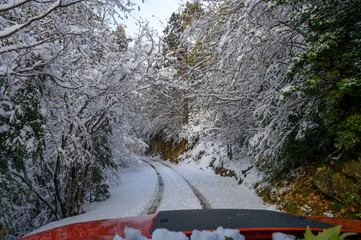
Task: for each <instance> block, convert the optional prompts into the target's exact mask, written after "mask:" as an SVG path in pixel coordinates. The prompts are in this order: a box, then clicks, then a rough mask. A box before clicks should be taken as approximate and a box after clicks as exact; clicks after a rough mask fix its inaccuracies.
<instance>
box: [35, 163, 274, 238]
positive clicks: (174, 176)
mask: <svg viewBox="0 0 361 240" xmlns="http://www.w3.org/2000/svg"><path fill="white" fill-rule="evenodd" d="M143 159H144V160H146V161H149V162H150V163H152V164H153V165H154V166H155V167H156V168H157V170H158V172H159V173H160V175H161V177H162V179H163V182H164V193H163V198H162V200H161V202H160V206H159V208H158V211H161V210H179V209H201V208H202V207H201V205H200V203H199V201H198V199H197V198H196V197H195V195H194V194H193V192H192V190H191V189H190V187H189V185H188V184H187V183H186V181H185V180H184V179H183V178H182V177H181V176H180V175H179V174H178V173H180V174H181V175H182V176H184V177H186V178H187V180H188V181H190V182H191V183H192V184H193V185H194V186H195V187H196V188H197V189H198V190H199V191H200V192H201V193H202V194H203V195H204V197H205V198H206V199H207V200H208V202H209V203H210V205H211V207H212V208H235V209H237V208H238V209H241V208H244V209H268V210H275V207H273V206H268V205H265V204H264V203H263V202H262V200H261V198H260V197H258V196H257V195H256V193H255V191H254V190H253V189H252V188H250V187H249V186H247V185H245V184H241V185H239V184H238V182H237V180H236V179H235V178H229V177H221V176H219V175H216V174H215V173H214V172H213V170H212V169H211V168H210V167H209V166H207V164H205V163H204V162H203V163H202V162H198V163H195V162H191V161H184V162H181V163H180V164H179V165H176V164H172V163H170V162H165V161H163V160H161V159H160V158H159V157H143ZM159 162H162V163H165V164H166V165H168V166H170V167H171V168H173V169H175V170H176V171H177V172H178V173H177V172H175V171H173V170H172V169H170V168H168V167H166V166H164V165H162V164H161V163H159ZM156 187H157V175H156V173H155V171H154V169H153V168H151V166H150V165H149V164H147V163H145V162H143V163H140V164H138V165H135V166H132V167H130V168H127V169H125V170H124V173H123V174H122V177H121V184H120V185H119V186H116V187H112V188H111V189H110V193H111V197H110V199H108V200H106V201H103V202H95V203H91V204H89V205H88V206H86V207H85V208H84V210H85V211H86V213H84V214H81V215H79V216H75V217H70V218H66V219H62V220H60V221H56V222H53V223H50V224H48V225H45V226H43V227H41V228H39V229H37V230H35V231H34V232H32V233H30V234H33V233H37V232H41V231H45V230H48V229H52V228H55V227H60V226H64V225H68V224H72V223H77V222H86V221H93V220H101V219H109V218H121V217H130V216H139V215H141V214H142V213H143V212H144V210H145V209H146V207H147V206H148V205H149V202H151V200H152V198H153V197H154V194H155V191H156Z"/></svg>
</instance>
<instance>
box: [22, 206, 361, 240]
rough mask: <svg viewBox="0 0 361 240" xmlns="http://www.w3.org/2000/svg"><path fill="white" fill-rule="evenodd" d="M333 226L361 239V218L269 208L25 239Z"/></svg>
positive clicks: (180, 214) (135, 220)
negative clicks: (159, 230) (297, 213)
mask: <svg viewBox="0 0 361 240" xmlns="http://www.w3.org/2000/svg"><path fill="white" fill-rule="evenodd" d="M333 225H342V226H343V229H342V232H356V233H359V235H358V236H356V237H355V238H354V239H360V240H361V221H357V220H348V219H336V218H325V217H307V218H306V217H303V216H295V215H290V214H285V213H280V212H274V211H267V210H245V209H207V210H178V211H162V212H159V213H156V214H153V215H149V216H141V217H128V218H117V219H108V220H98V221H91V222H82V223H75V224H70V225H67V226H62V227H58V228H54V229H51V230H47V231H44V232H40V233H37V234H33V235H30V236H27V237H23V238H21V240H38V239H39V240H40V239H41V240H50V239H62V240H68V239H69V240H70V239H72V240H85V239H87V240H88V239H99V240H100V239H113V238H114V236H115V235H117V234H118V235H119V236H121V237H122V238H124V237H125V236H124V229H125V227H128V228H133V229H138V230H140V232H141V234H142V235H143V236H146V237H148V238H150V237H151V234H152V233H153V231H154V230H155V229H157V228H165V229H168V230H170V231H182V232H184V233H185V234H186V235H188V236H190V235H191V232H192V230H194V229H198V230H215V229H216V228H217V227H218V226H222V227H224V228H231V229H239V230H240V233H241V234H243V235H244V236H245V237H246V239H272V233H273V232H283V233H286V234H291V235H294V236H303V233H304V232H305V231H306V227H307V226H310V227H311V229H312V230H313V231H322V230H323V229H326V228H330V227H332V226H333Z"/></svg>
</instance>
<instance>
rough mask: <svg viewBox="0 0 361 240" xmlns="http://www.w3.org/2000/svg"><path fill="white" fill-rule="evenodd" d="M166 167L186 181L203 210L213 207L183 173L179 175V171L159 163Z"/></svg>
mask: <svg viewBox="0 0 361 240" xmlns="http://www.w3.org/2000/svg"><path fill="white" fill-rule="evenodd" d="M158 163H160V164H162V165H164V166H166V167H167V168H170V169H171V170H173V171H174V172H175V173H176V174H178V175H179V176H180V177H181V178H183V179H184V181H185V182H186V183H187V184H188V185H189V187H190V188H191V189H192V191H193V193H194V195H195V196H196V197H197V199H198V201H199V202H200V204H201V206H202V208H203V209H211V208H212V207H211V205H210V204H209V201H208V200H207V198H206V197H205V196H204V195H203V194H202V193H201V192H200V191H199V190H198V189H197V188H196V187H195V186H194V185H193V184H192V183H191V182H190V181H189V180H188V179H187V178H186V177H185V176H183V175H182V174H181V173H179V172H178V171H177V170H175V169H174V168H172V167H170V166H168V165H167V164H165V163H162V162H158Z"/></svg>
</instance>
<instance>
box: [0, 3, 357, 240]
mask: <svg viewBox="0 0 361 240" xmlns="http://www.w3.org/2000/svg"><path fill="white" fill-rule="evenodd" d="M359 6H361V1H360V0H324V1H318V0H244V1H240V0H208V1H207V0H194V1H189V2H187V3H186V4H184V5H183V6H182V7H181V8H180V9H179V11H178V12H176V13H173V14H172V15H171V16H170V18H169V22H168V24H167V27H166V28H165V29H164V32H163V33H164V35H163V36H162V37H159V36H157V33H156V31H155V30H152V29H151V28H149V27H148V25H147V24H145V25H144V26H143V27H141V28H140V32H139V33H138V34H137V36H136V37H133V38H129V37H128V36H127V33H126V32H125V30H124V27H123V25H122V20H123V19H124V18H126V17H127V16H128V15H130V14H131V12H132V10H133V9H135V8H136V5H135V4H134V3H132V2H131V1H130V0H93V1H86V0H46V1H42V0H38V1H31V0H0V41H1V46H0V62H1V65H0V90H1V92H0V97H1V98H0V212H1V213H0V233H1V235H0V238H1V237H4V238H6V239H9V238H16V237H19V236H22V235H23V234H25V233H27V232H30V231H31V230H33V229H35V228H38V227H40V226H42V225H44V224H46V223H48V222H50V221H54V220H58V219H61V218H66V217H70V216H74V215H77V214H80V213H82V212H83V204H85V203H88V202H92V201H101V200H103V199H106V198H108V197H109V184H110V182H111V181H115V179H116V176H117V174H120V173H119V172H120V171H119V170H120V169H121V168H124V167H125V166H127V164H131V162H132V161H134V159H136V158H137V156H138V155H141V154H144V153H145V152H146V150H147V148H148V145H150V144H151V142H152V141H156V140H157V139H159V138H162V139H163V140H164V141H165V142H174V143H177V142H179V143H180V142H184V141H186V142H187V144H186V145H187V147H186V148H187V149H192V148H193V149H194V148H196V147H197V146H199V145H201V144H205V143H207V144H213V145H214V146H218V147H219V151H221V152H222V151H223V153H222V154H223V155H222V156H224V157H222V158H217V160H216V161H214V162H212V165H214V166H216V167H225V166H227V164H228V165H229V164H230V163H234V162H236V163H237V164H238V166H240V165H242V163H247V164H248V165H247V169H248V170H249V169H250V168H253V169H257V171H260V172H262V174H263V176H264V179H263V181H264V182H265V183H267V182H272V181H283V180H284V179H288V177H289V176H290V175H292V174H291V173H294V172H295V171H296V170H298V169H300V167H301V168H302V167H303V168H304V167H307V166H314V169H315V173H314V174H315V176H313V175H312V178H313V177H315V179H316V180H315V181H314V182H315V183H314V184H315V185H316V186H317V187H318V188H319V189H321V190H323V191H324V192H325V193H326V195H328V196H329V197H332V198H334V199H336V200H337V201H338V202H340V203H341V205H342V206H343V205H344V204H348V205H347V206H350V207H351V206H352V211H351V210H350V212H352V213H355V214H353V216H354V217H361V216H360V215H359V214H357V213H359V212H360V211H359V210H360V209H361V192H360V184H361V172H360V170H359V169H361V163H360V162H361V160H360V159H361V154H360V153H361V149H360V146H361V12H360V10H359ZM202 154H204V153H202ZM200 155H201V152H200ZM195 160H197V159H195ZM233 170H234V171H235V172H236V175H237V169H233ZM239 172H240V174H238V175H239V176H238V177H242V173H243V175H244V173H245V172H247V171H245V170H243V171H239ZM306 172H307V170H306ZM325 176H326V177H325ZM333 176H337V178H336V177H333ZM322 177H324V178H322ZM322 179H323V180H322ZM337 179H338V180H339V181H337ZM288 180H289V179H288ZM325 181H331V182H332V184H331V185H332V186H331V187H328V188H326V187H323V184H322V182H325ZM340 182H343V185H346V186H347V191H346V190H344V188H345V187H343V188H342V186H339V185H340ZM256 187H257V186H255V188H256ZM350 209H351V208H350ZM342 210H344V209H342Z"/></svg>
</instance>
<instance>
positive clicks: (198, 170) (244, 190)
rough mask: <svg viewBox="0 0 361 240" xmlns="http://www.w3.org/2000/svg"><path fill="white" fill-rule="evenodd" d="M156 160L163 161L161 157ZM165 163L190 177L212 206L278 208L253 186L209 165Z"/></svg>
mask: <svg viewBox="0 0 361 240" xmlns="http://www.w3.org/2000/svg"><path fill="white" fill-rule="evenodd" d="M154 160H157V161H163V160H160V159H159V158H158V159H157V158H155V159H154ZM163 163H165V164H167V165H168V166H170V167H172V168H174V169H175V170H177V171H178V172H179V173H181V174H182V175H183V176H185V177H186V178H187V179H189V180H190V181H191V183H192V184H193V185H194V186H195V187H196V188H197V189H198V190H199V191H200V192H201V193H202V194H203V195H204V196H205V197H206V198H207V199H208V201H209V203H210V204H211V206H212V208H233V209H241V208H244V209H267V210H276V208H275V206H273V205H265V204H264V203H263V201H262V199H261V198H260V197H259V196H257V194H256V193H255V191H254V190H253V189H252V188H251V187H249V186H247V185H245V184H238V182H237V180H236V179H235V178H231V177H221V176H220V175H216V174H215V173H214V171H213V170H212V168H210V167H209V166H206V165H203V164H197V163H194V162H181V163H180V164H172V163H169V162H164V161H163ZM163 210H166V209H163ZM167 210H169V209H167Z"/></svg>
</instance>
